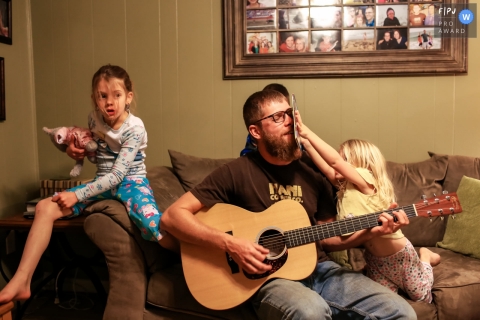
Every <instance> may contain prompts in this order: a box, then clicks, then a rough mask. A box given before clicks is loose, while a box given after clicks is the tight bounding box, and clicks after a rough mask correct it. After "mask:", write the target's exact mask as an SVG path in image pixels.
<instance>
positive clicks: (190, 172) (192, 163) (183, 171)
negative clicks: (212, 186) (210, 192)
mask: <svg viewBox="0 0 480 320" xmlns="http://www.w3.org/2000/svg"><path fill="white" fill-rule="evenodd" d="M168 153H169V154H170V161H171V162H172V167H173V170H174V171H175V174H176V175H177V176H178V178H179V180H180V183H181V184H182V186H183V189H184V190H185V192H187V191H190V190H191V189H192V188H193V187H195V186H196V185H197V184H199V183H200V182H202V181H203V179H205V177H206V176H208V175H209V174H210V173H211V172H212V171H213V170H215V169H216V168H218V167H219V166H221V165H222V164H225V163H227V162H230V161H232V160H234V158H226V159H210V158H200V157H195V156H190V155H186V154H183V153H181V152H178V151H174V150H168Z"/></svg>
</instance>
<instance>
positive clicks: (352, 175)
mask: <svg viewBox="0 0 480 320" xmlns="http://www.w3.org/2000/svg"><path fill="white" fill-rule="evenodd" d="M295 117H296V120H297V129H298V133H299V135H300V136H301V137H302V138H304V139H307V140H308V141H309V142H310V144H311V145H312V147H313V149H314V150H315V151H316V152H318V154H319V156H320V157H321V158H322V159H323V160H324V161H325V163H326V164H327V165H328V166H330V167H331V168H332V170H333V177H335V171H337V172H338V173H340V174H341V175H342V176H343V177H344V178H345V179H346V180H347V181H349V182H351V183H353V184H354V185H356V186H357V188H358V190H359V191H360V192H362V193H364V194H371V193H372V192H373V186H372V185H370V184H368V183H367V182H366V181H365V180H364V179H363V178H362V176H361V175H360V174H359V173H358V172H357V170H355V168H354V167H352V166H351V165H350V164H349V163H347V162H346V161H345V160H344V159H343V158H342V157H341V156H340V154H339V153H338V152H337V151H336V150H335V149H333V148H332V147H331V146H330V145H329V144H328V143H326V142H325V141H323V140H322V139H320V137H319V136H317V135H316V134H315V133H314V132H313V131H311V130H310V129H308V128H307V127H306V126H305V125H304V124H303V123H302V118H301V117H300V113H298V112H296V113H295ZM309 155H310V153H309ZM312 159H313V158H312ZM315 164H316V165H317V163H315ZM317 166H318V165H317ZM330 174H331V173H329V175H330ZM329 175H327V178H328V179H329V180H330V182H332V181H331V178H330V177H329ZM334 184H335V183H334Z"/></svg>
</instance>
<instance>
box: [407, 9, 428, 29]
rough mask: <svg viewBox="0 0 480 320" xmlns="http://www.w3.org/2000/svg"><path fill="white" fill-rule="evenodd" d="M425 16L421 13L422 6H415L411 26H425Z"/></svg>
mask: <svg viewBox="0 0 480 320" xmlns="http://www.w3.org/2000/svg"><path fill="white" fill-rule="evenodd" d="M425 18H426V16H425V14H424V13H422V12H420V5H418V4H414V5H413V12H412V13H410V17H409V21H410V26H412V27H418V26H423V25H424V24H425Z"/></svg>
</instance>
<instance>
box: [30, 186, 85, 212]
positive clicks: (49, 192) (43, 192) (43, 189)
mask: <svg viewBox="0 0 480 320" xmlns="http://www.w3.org/2000/svg"><path fill="white" fill-rule="evenodd" d="M90 181H92V179H84V180H71V179H46V180H42V181H40V197H38V198H35V199H32V200H29V201H27V202H25V205H26V210H25V212H24V213H23V216H24V217H26V218H33V216H34V214H35V207H36V206H37V203H38V202H39V201H40V200H42V199H45V198H47V197H51V196H53V194H54V193H55V192H62V191H65V190H66V189H70V188H73V187H76V186H79V185H81V184H85V183H87V182H90Z"/></svg>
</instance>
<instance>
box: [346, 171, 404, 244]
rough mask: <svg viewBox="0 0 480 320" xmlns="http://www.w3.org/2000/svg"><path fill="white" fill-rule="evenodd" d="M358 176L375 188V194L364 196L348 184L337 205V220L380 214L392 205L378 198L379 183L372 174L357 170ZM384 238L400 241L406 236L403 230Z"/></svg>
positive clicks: (351, 184) (352, 185)
mask: <svg viewBox="0 0 480 320" xmlns="http://www.w3.org/2000/svg"><path fill="white" fill-rule="evenodd" d="M355 170H356V171H357V172H358V174H359V175H360V176H361V177H362V178H363V179H364V180H365V181H366V182H367V183H369V184H371V185H373V186H374V187H375V193H374V194H371V195H368V194H363V193H361V192H360V191H358V190H357V189H356V188H355V185H354V184H353V183H351V182H348V181H347V183H346V186H345V191H344V193H343V197H342V198H341V199H340V198H339V199H338V203H337V210H338V214H337V220H342V219H345V218H350V217H358V216H362V215H364V214H367V213H374V212H379V211H382V210H385V209H388V207H389V206H390V203H388V202H382V201H381V200H380V197H379V196H378V193H377V192H376V190H377V183H376V181H375V179H374V178H373V175H372V172H371V171H370V170H368V169H365V168H355ZM349 234H351V233H348V234H344V236H345V235H349ZM382 237H383V238H391V239H400V238H403V237H404V235H403V233H402V231H401V230H398V231H397V232H395V233H392V234H388V235H384V236H382Z"/></svg>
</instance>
